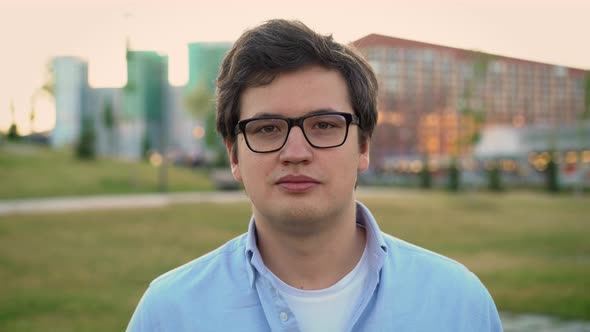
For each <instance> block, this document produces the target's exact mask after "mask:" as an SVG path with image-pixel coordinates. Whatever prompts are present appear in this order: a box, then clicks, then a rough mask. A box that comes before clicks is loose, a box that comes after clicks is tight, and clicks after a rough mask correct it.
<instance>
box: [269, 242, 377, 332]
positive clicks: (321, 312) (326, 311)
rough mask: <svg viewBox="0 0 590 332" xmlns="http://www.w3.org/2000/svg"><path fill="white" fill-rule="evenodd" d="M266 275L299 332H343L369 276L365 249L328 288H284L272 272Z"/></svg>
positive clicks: (286, 286) (284, 285)
mask: <svg viewBox="0 0 590 332" xmlns="http://www.w3.org/2000/svg"><path fill="white" fill-rule="evenodd" d="M270 274H271V277H272V279H273V283H274V285H275V288H276V289H277V291H278V292H279V294H280V295H281V296H282V297H283V299H284V300H285V302H287V305H288V306H289V308H291V310H292V311H293V314H294V315H295V318H296V319H297V323H298V324H299V327H300V328H301V331H302V332H316V331H317V332H320V331H321V332H332V331H334V332H337V331H345V330H347V328H348V326H347V324H348V322H349V320H350V318H351V316H352V315H353V314H354V313H355V311H356V307H357V306H358V303H359V298H360V296H361V295H362V291H363V287H364V285H365V281H366V279H367V277H368V275H369V265H368V264H367V248H366V247H365V250H364V252H363V255H362V257H361V259H360V260H359V262H358V263H357V265H356V266H355V268H354V269H353V270H352V271H350V273H348V274H347V275H346V276H344V278H342V279H340V281H338V282H337V283H336V284H334V285H332V286H330V287H329V288H325V289H320V290H301V289H297V288H295V287H291V286H289V285H287V284H286V283H284V282H283V281H282V280H280V279H279V278H278V277H277V276H275V275H274V274H273V273H272V272H271V273H270Z"/></svg>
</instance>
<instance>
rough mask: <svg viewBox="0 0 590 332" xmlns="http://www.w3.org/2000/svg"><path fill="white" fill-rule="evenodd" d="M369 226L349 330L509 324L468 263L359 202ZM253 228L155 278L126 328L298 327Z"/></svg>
mask: <svg viewBox="0 0 590 332" xmlns="http://www.w3.org/2000/svg"><path fill="white" fill-rule="evenodd" d="M356 222H357V223H359V224H361V225H363V226H364V227H365V228H366V230H367V233H366V234H367V248H366V250H368V253H369V257H368V258H369V270H370V276H369V278H368V280H367V284H366V287H365V290H366V291H365V292H364V294H363V295H362V296H361V297H360V300H359V301H358V303H357V304H356V308H357V310H355V314H354V315H352V316H350V317H349V322H348V324H347V326H349V330H350V331H397V332H402V331H412V332H418V331H437V332H444V331H449V332H451V331H452V332H462V331H465V332H487V331H502V326H501V323H500V319H499V317H498V312H497V310H496V306H495V305H494V301H493V300H492V298H491V296H490V294H489V293H488V291H487V290H486V288H485V287H484V286H483V285H482V283H481V282H480V281H479V279H478V278H477V277H476V276H475V275H474V274H473V273H471V272H470V271H469V270H468V269H467V268H465V267H464V266H463V265H461V264H459V263H457V262H456V261H453V260H451V259H449V258H446V257H443V256H441V255H438V254H435V253H433V252H431V251H428V250H426V249H422V248H420V247H417V246H414V245H412V244H409V243H407V242H404V241H402V240H399V239H397V238H394V237H392V236H390V235H387V234H384V233H382V232H381V231H380V230H379V227H378V225H377V222H376V221H375V219H374V218H373V216H372V215H371V213H370V212H369V210H368V209H367V208H366V207H365V206H364V205H362V204H361V203H358V202H357V221H356ZM263 264H264V263H263V261H262V258H261V256H260V252H259V251H258V248H257V247H256V230H255V224H254V220H251V221H250V226H249V229H248V233H246V234H243V235H241V236H239V237H237V238H235V239H233V240H231V241H229V242H227V243H226V244H225V245H223V246H222V247H220V248H218V249H216V250H215V251H212V252H210V253H208V254H207V255H205V256H202V257H200V258H198V259H196V260H194V261H192V262H189V263H187V264H185V265H183V266H181V267H178V268H176V269H174V270H172V271H170V272H168V273H166V274H164V275H162V276H160V277H158V278H156V279H155V280H154V281H153V282H152V283H151V284H150V286H149V288H148V289H147V291H146V292H145V294H144V295H143V297H142V299H141V301H140V303H139V305H138V306H137V308H136V310H135V313H134V314H133V317H132V318H131V321H130V322H129V326H128V327H127V331H174V332H179V331H256V332H262V331H299V327H298V324H297V317H295V316H294V315H293V313H292V312H291V310H290V309H289V307H288V306H287V304H286V303H285V301H284V300H283V299H282V298H281V296H280V295H279V294H278V292H277V291H276V289H275V288H274V287H273V284H272V282H271V278H270V276H268V275H267V274H268V272H264V271H267V269H266V268H263V266H264V265H263Z"/></svg>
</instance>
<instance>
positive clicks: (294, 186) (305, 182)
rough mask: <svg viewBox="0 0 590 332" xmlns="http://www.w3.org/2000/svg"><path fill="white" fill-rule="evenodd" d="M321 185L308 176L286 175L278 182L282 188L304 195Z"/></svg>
mask: <svg viewBox="0 0 590 332" xmlns="http://www.w3.org/2000/svg"><path fill="white" fill-rule="evenodd" d="M319 184H320V181H318V180H316V179H314V178H312V177H309V176H306V175H286V176H283V177H281V178H280V179H279V180H278V181H277V182H276V185H278V186H279V187H280V188H282V189H284V190H286V191H288V192H292V193H303V192H306V191H309V190H311V189H313V188H315V187H316V186H318V185H319Z"/></svg>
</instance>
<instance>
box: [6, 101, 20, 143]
mask: <svg viewBox="0 0 590 332" xmlns="http://www.w3.org/2000/svg"><path fill="white" fill-rule="evenodd" d="M9 109H10V115H11V116H12V124H11V125H10V127H9V128H8V133H7V134H6V138H8V139H9V140H17V139H18V138H19V137H20V135H19V133H18V128H17V126H16V112H15V110H14V101H10V107H9Z"/></svg>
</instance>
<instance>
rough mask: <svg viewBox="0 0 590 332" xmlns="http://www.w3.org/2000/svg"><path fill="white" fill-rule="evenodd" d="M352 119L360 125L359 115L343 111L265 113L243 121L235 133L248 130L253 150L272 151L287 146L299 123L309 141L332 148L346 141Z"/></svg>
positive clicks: (317, 146)
mask: <svg viewBox="0 0 590 332" xmlns="http://www.w3.org/2000/svg"><path fill="white" fill-rule="evenodd" d="M351 123H352V124H355V125H357V126H359V125H360V122H359V118H358V116H356V115H354V114H351V113H341V112H321V113H314V114H310V115H305V116H301V117H297V118H284V117H272V116H269V117H266V116H265V117H260V118H251V119H245V120H241V121H239V122H238V124H237V125H236V127H235V134H236V135H238V134H239V133H240V132H241V133H243V134H244V138H245V139H246V145H248V148H250V150H252V152H257V153H269V152H274V151H278V150H280V149H281V148H283V146H284V145H285V143H287V138H288V137H289V133H290V132H291V128H293V126H297V127H299V128H301V131H302V132H303V136H304V137H305V139H306V140H307V142H308V143H309V145H311V146H313V147H314V148H318V149H328V148H335V147H338V146H341V145H342V144H344V142H346V138H347V137H348V128H349V126H350V124H351Z"/></svg>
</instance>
